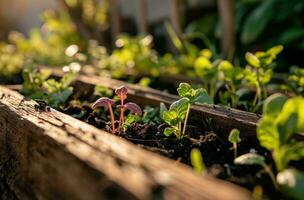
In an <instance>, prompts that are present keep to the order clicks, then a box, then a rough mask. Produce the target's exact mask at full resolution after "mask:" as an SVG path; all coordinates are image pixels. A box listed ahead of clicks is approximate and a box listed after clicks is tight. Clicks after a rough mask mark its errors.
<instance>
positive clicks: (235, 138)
mask: <svg viewBox="0 0 304 200" xmlns="http://www.w3.org/2000/svg"><path fill="white" fill-rule="evenodd" d="M228 141H229V142H231V143H240V142H241V141H242V140H241V138H240V131H239V130H238V129H232V130H231V131H230V134H229V137H228Z"/></svg>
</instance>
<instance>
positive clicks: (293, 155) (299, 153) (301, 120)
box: [257, 94, 304, 171]
mask: <svg viewBox="0 0 304 200" xmlns="http://www.w3.org/2000/svg"><path fill="white" fill-rule="evenodd" d="M303 106H304V99H303V98H302V97H294V98H292V99H288V98H287V97H286V96H284V95H282V94H274V95H271V96H270V97H268V98H267V99H266V101H265V104H264V107H263V117H262V118H261V120H260V121H259V123H258V128H257V137H258V139H259V141H260V144H261V145H262V146H263V147H265V148H266V149H268V150H269V151H272V155H273V158H274V161H275V164H276V167H277V169H278V171H282V170H284V169H286V168H287V166H288V164H289V162H290V161H292V160H299V159H301V158H304V142H297V141H295V140H294V136H295V135H296V134H297V133H301V132H302V131H303V130H304V111H303V109H302V108H303Z"/></svg>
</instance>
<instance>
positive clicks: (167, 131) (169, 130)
mask: <svg viewBox="0 0 304 200" xmlns="http://www.w3.org/2000/svg"><path fill="white" fill-rule="evenodd" d="M176 131H178V130H176V129H174V128H165V130H164V135H165V136H170V135H172V134H175V132H176Z"/></svg>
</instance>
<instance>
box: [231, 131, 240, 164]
mask: <svg viewBox="0 0 304 200" xmlns="http://www.w3.org/2000/svg"><path fill="white" fill-rule="evenodd" d="M228 141H229V142H231V143H232V145H233V151H234V157H235V158H236V156H237V144H238V143H240V142H241V141H242V140H241V138H240V131H239V130H238V129H232V130H231V131H230V134H229V137H228Z"/></svg>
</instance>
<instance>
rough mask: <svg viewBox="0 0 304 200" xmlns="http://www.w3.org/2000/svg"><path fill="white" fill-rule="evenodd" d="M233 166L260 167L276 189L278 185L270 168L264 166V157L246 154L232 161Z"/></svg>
mask: <svg viewBox="0 0 304 200" xmlns="http://www.w3.org/2000/svg"><path fill="white" fill-rule="evenodd" d="M234 164H237V165H260V166H262V167H263V168H264V170H265V171H266V173H267V174H268V175H269V176H270V178H271V181H272V182H273V185H274V186H275V188H276V189H278V185H277V182H276V178H275V175H274V174H273V172H272V170H271V168H270V167H269V166H268V165H267V164H266V162H265V158H264V156H261V155H259V154H256V153H246V154H243V155H241V156H239V157H237V158H235V159H234Z"/></svg>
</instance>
